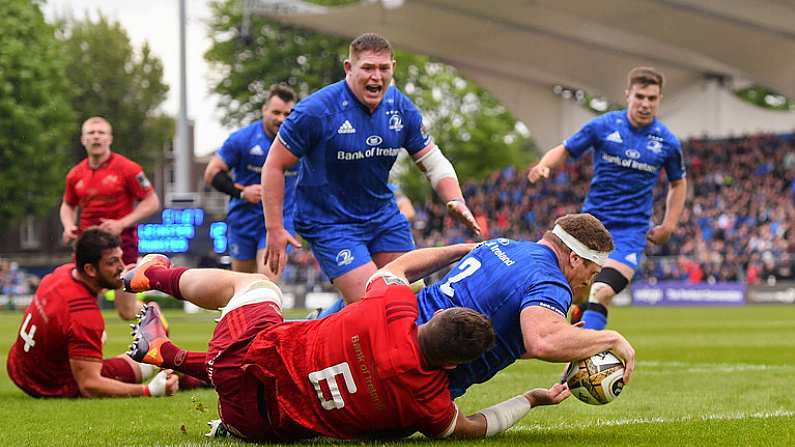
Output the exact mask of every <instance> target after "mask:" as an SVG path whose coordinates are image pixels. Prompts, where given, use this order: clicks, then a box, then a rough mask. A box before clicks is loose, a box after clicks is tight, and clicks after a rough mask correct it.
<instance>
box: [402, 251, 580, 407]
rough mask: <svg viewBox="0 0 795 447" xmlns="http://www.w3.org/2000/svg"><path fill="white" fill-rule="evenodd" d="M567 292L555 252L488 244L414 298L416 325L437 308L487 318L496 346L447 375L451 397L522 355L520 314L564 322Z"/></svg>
mask: <svg viewBox="0 0 795 447" xmlns="http://www.w3.org/2000/svg"><path fill="white" fill-rule="evenodd" d="M571 299H572V292H571V288H570V287H569V283H568V281H567V280H566V277H565V276H563V272H561V271H560V267H559V266H558V260H557V258H556V257H555V253H554V252H553V251H552V250H551V249H550V248H549V247H546V246H544V245H540V244H537V243H534V242H524V241H513V240H510V239H502V238H501V239H493V240H490V241H486V242H483V243H481V244H480V245H478V246H477V248H475V249H474V250H472V251H471V252H470V253H469V254H467V255H466V256H465V257H464V258H463V259H461V261H459V262H458V264H457V265H456V266H455V267H453V269H452V270H450V272H449V273H448V274H447V276H445V277H444V278H443V279H442V280H441V281H439V282H437V283H435V284H434V285H432V286H430V287H427V288H425V289H423V290H421V291H420V293H419V294H418V296H417V300H418V302H419V309H420V315H419V318H418V323H424V322H426V321H428V320H430V319H431V317H433V314H434V312H436V311H437V310H439V309H448V308H450V307H456V306H461V307H468V308H470V309H474V310H477V311H478V312H480V313H482V314H484V315H486V316H487V317H489V319H490V320H491V323H492V325H494V330H495V332H496V334H497V344H496V346H495V347H494V348H493V349H491V350H490V351H488V352H486V353H485V354H483V355H482V356H481V357H480V358H479V359H477V360H475V361H473V362H470V363H467V364H463V365H458V367H456V368H455V369H454V370H452V371H450V372H449V374H448V376H449V379H450V391H451V392H452V394H453V397H458V396H461V395H462V394H464V391H466V389H467V388H469V386H471V385H472V384H475V383H483V382H485V381H487V380H488V379H490V378H491V377H492V376H494V374H496V373H497V372H498V371H500V370H502V369H503V368H505V367H507V366H508V365H510V364H511V363H513V362H514V361H516V359H518V358H520V357H521V356H522V355H524V353H525V352H526V350H525V347H524V340H523V338H522V329H521V325H520V323H519V314H520V313H521V312H522V310H523V309H524V308H525V307H528V306H541V307H544V308H546V309H549V310H552V311H553V312H556V313H558V314H560V315H561V316H563V317H565V315H566V313H567V312H568V310H569V306H570V305H571Z"/></svg>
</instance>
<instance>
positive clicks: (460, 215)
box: [411, 143, 480, 235]
mask: <svg viewBox="0 0 795 447" xmlns="http://www.w3.org/2000/svg"><path fill="white" fill-rule="evenodd" d="M411 157H412V159H413V160H414V163H416V164H417V167H419V168H420V171H422V173H423V174H425V177H427V178H428V181H430V182H431V186H433V189H434V191H436V194H438V195H439V198H440V199H442V201H444V202H445V203H446V204H447V210H448V211H449V212H450V214H452V215H453V216H454V217H455V218H456V219H458V220H459V221H461V222H462V223H463V224H464V225H466V226H467V227H468V228H469V229H470V230H472V232H473V233H475V234H476V235H480V225H478V223H477V221H476V220H475V217H474V216H473V215H472V212H471V211H470V210H469V208H468V207H467V205H466V202H465V201H464V194H463V193H462V192H461V186H460V185H459V184H458V175H457V174H456V173H455V168H454V167H453V164H452V163H450V160H448V159H447V157H445V156H444V154H443V153H442V150H441V149H439V147H438V146H437V145H436V144H434V143H430V144H428V145H427V146H425V147H424V148H422V150H420V151H419V152H417V153H416V154H413V155H412V156H411Z"/></svg>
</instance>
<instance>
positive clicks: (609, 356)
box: [566, 351, 624, 405]
mask: <svg viewBox="0 0 795 447" xmlns="http://www.w3.org/2000/svg"><path fill="white" fill-rule="evenodd" d="M566 383H567V384H568V385H569V390H570V391H571V394H573V395H574V396H575V397H576V398H577V399H579V400H581V401H583V402H585V403H586V404H591V405H604V404H606V403H609V402H611V401H612V400H613V399H615V398H616V397H618V395H619V394H621V391H622V390H623V389H624V362H622V361H621V359H619V358H618V357H616V356H615V355H613V353H611V352H610V351H605V352H600V353H599V354H595V355H592V356H591V357H588V358H586V359H583V360H580V361H577V362H571V363H569V368H568V369H567V370H566Z"/></svg>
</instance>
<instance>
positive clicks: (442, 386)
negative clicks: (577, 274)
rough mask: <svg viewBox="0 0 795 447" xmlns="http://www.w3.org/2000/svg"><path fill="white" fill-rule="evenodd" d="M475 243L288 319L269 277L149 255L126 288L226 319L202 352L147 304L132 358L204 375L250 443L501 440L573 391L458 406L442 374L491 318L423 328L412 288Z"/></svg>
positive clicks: (467, 315)
mask: <svg viewBox="0 0 795 447" xmlns="http://www.w3.org/2000/svg"><path fill="white" fill-rule="evenodd" d="M473 246H474V244H460V245H454V246H449V247H436V248H428V249H422V250H416V251H412V252H409V253H407V254H405V255H403V256H401V257H400V258H398V259H396V260H394V261H392V262H391V263H389V264H387V266H385V267H384V269H382V270H380V271H378V272H377V273H376V275H374V276H373V277H372V278H371V280H370V281H369V282H368V286H367V292H366V293H365V297H364V298H363V299H362V300H361V301H359V302H357V303H355V304H352V305H350V306H347V307H346V308H345V309H343V310H342V311H341V312H339V313H337V314H335V315H332V316H329V317H326V318H324V319H321V320H312V321H301V322H287V323H285V322H284V321H283V318H282V315H281V298H282V294H281V291H280V290H279V288H278V287H277V286H276V285H275V284H273V283H272V282H270V281H268V280H267V279H266V277H265V276H263V275H259V274H245V273H237V272H230V271H227V270H216V269H187V268H171V266H170V262H169V260H168V258H166V257H165V256H162V255H148V256H147V257H144V259H142V260H141V262H139V264H138V266H137V267H136V268H135V269H133V270H131V271H129V272H127V273H126V274H125V275H124V282H125V288H126V289H127V290H131V291H141V290H146V289H150V288H154V289H157V290H161V291H163V292H166V293H168V294H170V295H172V296H175V297H177V298H181V299H185V300H188V301H191V302H193V303H194V304H197V305H199V306H201V307H204V308H206V309H220V310H221V311H222V313H221V318H220V320H219V323H218V326H217V327H216V329H215V332H214V334H213V338H212V340H211V341H210V344H209V350H208V352H207V353H203V352H188V351H185V350H182V349H180V348H179V347H177V346H176V345H174V344H173V343H171V342H170V341H169V340H168V338H167V337H166V336H165V334H164V331H163V330H162V327H161V323H160V319H159V318H158V315H157V314H158V311H157V309H154V308H152V309H145V310H144V312H143V315H142V317H141V320H140V323H139V325H138V326H137V327H136V329H135V330H134V334H135V340H134V342H133V345H132V347H131V351H130V353H129V354H130V355H131V357H132V358H133V359H136V360H138V361H144V362H149V363H153V364H156V365H158V366H162V367H167V368H174V369H175V370H177V371H182V372H185V373H187V374H191V375H194V376H198V375H199V374H200V370H203V371H205V374H206V377H208V378H209V380H211V381H212V383H213V385H214V386H215V389H216V391H217V392H218V396H219V414H220V416H221V420H222V421H223V425H222V426H223V428H224V429H225V430H227V431H228V432H231V433H232V434H234V435H235V436H237V437H240V438H243V439H246V440H249V441H291V440H297V439H305V438H314V437H319V436H323V437H332V438H339V439H353V438H367V437H400V436H406V435H409V434H411V433H414V432H415V431H420V432H421V433H423V434H425V435H426V436H429V437H447V436H451V435H452V436H457V437H483V436H488V435H493V434H496V433H500V432H502V431H504V430H506V429H507V428H509V427H510V426H511V425H513V424H514V423H515V422H516V421H517V420H518V419H520V418H521V417H523V416H524V415H525V414H527V412H528V411H529V410H530V408H531V407H533V406H538V405H551V404H557V403H559V402H560V401H562V400H563V399H565V398H566V397H567V396H568V395H569V392H568V389H567V388H566V386H565V385H563V384H558V385H555V386H553V387H552V388H550V389H549V390H546V389H535V390H532V391H530V392H528V393H526V394H524V395H520V396H516V397H514V398H513V399H510V400H508V401H505V402H502V403H500V404H497V405H495V406H493V407H490V408H487V409H485V410H482V411H481V412H478V413H475V414H474V415H472V416H468V417H467V416H464V415H463V414H461V413H460V412H459V411H458V407H457V406H456V405H455V403H454V402H453V400H452V398H451V395H450V391H449V390H448V381H447V374H446V372H445V369H446V368H452V367H455V365H457V364H460V363H464V362H467V361H471V360H473V359H475V358H477V357H478V356H480V355H481V354H482V353H483V352H485V351H486V350H488V349H490V348H491V347H492V346H493V345H494V343H495V335H494V330H493V328H492V326H491V323H490V322H489V320H488V319H486V318H485V317H484V316H483V315H481V314H479V313H477V312H475V311H473V310H471V309H466V308H460V307H459V308H452V309H445V310H443V311H440V312H439V313H438V314H437V315H435V316H434V317H433V318H432V319H431V320H430V321H429V322H428V323H426V324H423V325H421V326H419V327H418V326H417V325H416V320H417V315H418V310H417V300H416V297H415V296H414V293H413V292H412V290H411V288H410V287H409V286H408V284H410V281H411V280H416V279H418V278H421V277H423V276H425V275H427V274H429V273H430V272H433V271H435V270H437V269H439V268H441V267H443V266H445V265H447V264H449V263H450V262H453V261H454V260H456V259H459V258H460V257H461V256H463V255H464V254H466V253H467V252H468V251H469V250H470V249H471V248H473ZM219 427H221V425H219V424H215V425H214V427H213V432H215V433H216V434H217V433H218V430H219Z"/></svg>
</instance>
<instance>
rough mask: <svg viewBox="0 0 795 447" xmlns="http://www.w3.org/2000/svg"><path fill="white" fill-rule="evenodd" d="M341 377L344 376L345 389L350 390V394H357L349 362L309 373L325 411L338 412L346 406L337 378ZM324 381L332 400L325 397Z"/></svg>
mask: <svg viewBox="0 0 795 447" xmlns="http://www.w3.org/2000/svg"><path fill="white" fill-rule="evenodd" d="M339 375H342V378H343V379H344V380H345V388H347V389H348V392H349V393H351V394H353V393H355V392H356V382H354V381H353V374H351V368H350V367H349V366H348V362H342V363H338V364H336V365H334V366H329V367H328V368H326V369H321V370H320V371H314V372H311V373H309V381H310V382H312V385H313V386H314V387H315V391H316V392H317V398H318V399H320V406H321V407H323V409H324V410H336V409H340V408H342V407H344V406H345V401H344V400H343V399H342V393H340V388H339V386H338V385H337V376H339ZM324 380H325V381H326V384H327V385H328V389H329V392H331V400H328V399H326V398H325V397H324V396H323V390H322V389H321V388H320V382H322V381H324Z"/></svg>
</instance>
